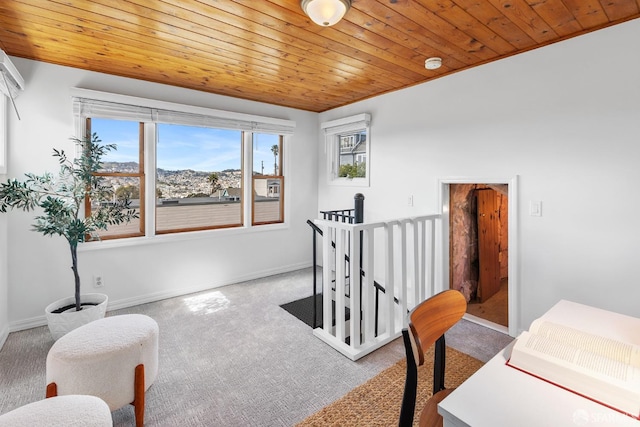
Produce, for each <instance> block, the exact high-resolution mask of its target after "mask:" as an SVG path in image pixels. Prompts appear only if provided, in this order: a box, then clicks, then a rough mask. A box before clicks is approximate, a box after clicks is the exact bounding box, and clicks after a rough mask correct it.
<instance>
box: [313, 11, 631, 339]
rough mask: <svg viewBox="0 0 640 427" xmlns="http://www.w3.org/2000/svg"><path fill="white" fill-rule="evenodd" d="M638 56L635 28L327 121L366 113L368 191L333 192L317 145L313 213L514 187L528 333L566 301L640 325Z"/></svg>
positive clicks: (401, 209)
mask: <svg viewBox="0 0 640 427" xmlns="http://www.w3.org/2000/svg"><path fill="white" fill-rule="evenodd" d="M638 52H640V20H638V19H636V20H634V21H630V22H627V23H624V24H621V25H617V26H615V27H611V28H608V29H604V30H601V31H597V32H594V33H590V34H586V35H583V36H581V37H578V38H574V39H571V40H567V41H564V42H561V43H557V44H554V45H551V46H547V47H544V48H541V49H538V50H535V51H531V52H528V53H525V54H522V55H518V56H514V57H511V58H507V59H504V60H500V61H497V62H494V63H491V64H487V65H483V66H481V67H478V68H474V69H471V70H468V71H464V72H461V73H456V74H453V75H450V76H447V77H445V78H441V79H438V80H435V81H432V82H429V83H425V84H423V85H420V86H417V87H413V88H409V89H406V90H402V91H398V92H394V93H391V94H387V95H384V96H380V97H377V98H373V99H369V100H365V101H362V102H359V103H355V104H352V105H349V106H345V107H342V108H338V109H335V110H332V111H329V112H325V113H323V114H321V116H320V120H321V121H326V120H333V119H337V118H341V117H346V116H350V115H353V114H358V113H363V112H369V113H371V114H372V124H371V160H370V161H371V186H370V188H356V187H353V188H340V187H332V186H328V185H327V178H326V164H325V162H324V148H323V144H324V142H323V141H322V140H321V139H320V137H319V150H318V153H319V156H320V167H319V172H320V177H319V198H318V207H319V209H321V210H323V209H337V208H342V207H350V205H351V204H352V197H353V194H354V193H356V192H362V193H363V194H364V195H365V197H366V199H365V221H366V222H368V221H372V220H375V219H383V218H392V217H401V216H412V215H418V214H424V213H434V212H439V211H440V206H438V197H439V195H438V185H437V183H438V180H439V179H446V178H456V177H471V178H473V177H507V178H509V177H513V176H516V175H518V176H519V197H518V200H517V203H518V205H519V211H520V215H519V217H518V223H519V226H518V228H517V229H516V230H512V231H513V232H515V233H517V234H518V238H519V241H520V247H519V248H518V249H519V252H520V260H519V263H520V264H519V265H520V277H519V282H520V293H519V296H520V298H519V301H518V304H519V308H520V318H519V319H518V322H519V324H520V325H521V327H524V328H526V327H528V325H529V323H530V322H531V321H532V320H533V319H534V318H536V317H538V316H539V315H541V314H542V313H543V312H544V311H546V310H547V309H548V308H550V306H551V305H553V304H554V303H555V302H556V301H557V300H558V299H561V298H564V299H571V300H574V301H577V302H582V303H586V304H592V305H596V306H600V307H603V308H605V309H611V310H616V311H619V312H622V313H626V314H630V315H634V316H640V308H639V307H638V301H639V300H640V279H639V274H638V269H637V263H638V261H637V259H638V254H639V253H640V220H639V217H638V213H639V212H640V197H638V185H639V184H640V166H639V163H640V77H639V76H640V55H639V54H638ZM409 195H413V196H414V207H408V206H407V196H409ZM531 200H536V201H542V214H543V215H542V217H533V216H529V215H528V211H529V201H531Z"/></svg>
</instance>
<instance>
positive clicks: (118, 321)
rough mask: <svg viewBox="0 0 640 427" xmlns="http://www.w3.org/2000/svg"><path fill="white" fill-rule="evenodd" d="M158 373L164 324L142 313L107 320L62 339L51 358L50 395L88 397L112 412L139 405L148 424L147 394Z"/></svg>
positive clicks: (139, 416) (138, 414)
mask: <svg viewBox="0 0 640 427" xmlns="http://www.w3.org/2000/svg"><path fill="white" fill-rule="evenodd" d="M157 375H158V324H157V323H156V322H155V320H153V319H152V318H150V317H148V316H144V315H142V314H125V315H120V316H112V317H105V318H104V319H100V320H95V321H93V322H91V323H88V324H86V325H84V326H81V327H79V328H77V329H74V330H73V331H71V332H69V333H68V334H66V335H64V336H63V337H62V338H60V339H59V340H58V341H56V342H55V343H54V344H53V346H52V347H51V349H50V350H49V354H48V355H47V397H51V396H62V395H68V394H86V395H92V396H97V397H99V398H101V399H102V400H104V401H105V402H106V403H107V405H109V409H110V410H111V411H115V410H116V409H119V408H121V407H123V406H125V405H127V404H132V405H133V406H134V412H135V417H136V426H138V427H141V426H142V425H143V423H144V393H145V391H146V390H147V389H148V388H149V387H150V386H151V384H153V382H154V381H155V379H156V376H157Z"/></svg>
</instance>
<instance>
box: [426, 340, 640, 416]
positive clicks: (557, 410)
mask: <svg viewBox="0 0 640 427" xmlns="http://www.w3.org/2000/svg"><path fill="white" fill-rule="evenodd" d="M511 345H513V344H510V345H509V346H507V347H506V348H505V349H504V350H502V351H501V352H500V353H498V354H497V355H496V356H495V357H494V358H493V359H491V360H490V361H489V362H487V363H486V364H485V365H484V366H483V367H482V368H480V369H479V370H478V371H477V372H476V373H475V374H474V375H472V376H471V377H470V378H469V379H468V380H467V381H465V382H464V383H462V385H460V387H458V388H457V389H456V390H455V391H454V392H453V393H451V394H450V395H449V396H448V397H447V398H446V399H444V400H443V401H442V402H441V403H440V404H439V405H438V412H439V413H440V414H441V415H442V416H443V418H444V427H453V426H455V427H460V426H473V427H511V426H514V427H515V426H518V427H528V426H536V427H561V426H571V427H576V426H578V427H579V426H585V427H603V426H634V427H639V426H640V421H638V420H634V419H633V418H631V417H628V416H626V415H623V414H621V413H619V412H617V411H614V410H612V409H609V408H607V407H605V406H602V405H600V404H597V403H595V402H593V401H591V400H588V399H585V398H583V397H580V396H578V395H577V394H574V393H571V392H569V391H566V390H564V389H561V388H560V387H556V386H554V385H552V384H549V383H547V382H545V381H542V380H540V379H537V378H535V377H532V376H531V375H528V374H525V373H523V372H520V371H518V370H517V369H514V368H511V367H509V366H507V365H505V363H506V361H507V359H508V357H509V354H510V353H511Z"/></svg>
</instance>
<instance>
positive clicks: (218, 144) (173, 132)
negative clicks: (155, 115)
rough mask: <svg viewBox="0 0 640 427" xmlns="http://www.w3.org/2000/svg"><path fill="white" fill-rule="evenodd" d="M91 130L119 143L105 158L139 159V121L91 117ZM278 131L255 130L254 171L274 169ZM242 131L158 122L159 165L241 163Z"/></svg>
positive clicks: (216, 167)
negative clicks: (274, 148)
mask: <svg viewBox="0 0 640 427" xmlns="http://www.w3.org/2000/svg"><path fill="white" fill-rule="evenodd" d="M91 131H92V132H96V133H97V134H98V137H99V138H100V139H101V140H102V141H103V143H105V144H116V145H117V147H118V149H117V151H112V152H111V153H109V155H108V156H105V158H104V159H103V160H104V161H107V162H109V161H111V162H137V161H138V123H137V122H130V121H124V120H110V119H99V118H92V119H91ZM277 143H278V135H270V134H254V144H253V145H254V151H253V157H254V159H253V160H254V161H253V164H254V168H253V170H254V171H257V172H261V171H262V165H263V164H264V172H265V173H273V163H274V156H273V152H272V151H271V147H272V146H273V145H274V144H277ZM240 148H241V132H240V131H234V130H223V129H211V128H201V127H194V126H181V125H168V124H158V147H157V162H158V167H159V168H162V169H167V170H180V169H193V170H197V171H205V172H217V171H222V170H224V169H240V167H241V163H240V162H241V150H240Z"/></svg>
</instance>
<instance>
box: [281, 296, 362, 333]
mask: <svg viewBox="0 0 640 427" xmlns="http://www.w3.org/2000/svg"><path fill="white" fill-rule="evenodd" d="M314 299H315V304H316V324H315V325H314V324H313V302H314ZM332 305H333V317H334V318H335V301H334V302H333V304H332ZM280 307H282V308H283V309H285V310H286V311H288V312H289V313H290V314H292V315H293V316H295V317H297V318H298V319H300V320H302V321H303V322H304V323H305V324H307V325H308V326H310V327H312V328H313V327H316V328H321V327H322V294H316V295H315V298H314V296H313V295H312V296H310V297H306V298H302V299H299V300H296V301H292V302H288V303H286V304H282V305H281V306H280ZM345 319H346V320H349V309H348V308H345Z"/></svg>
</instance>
